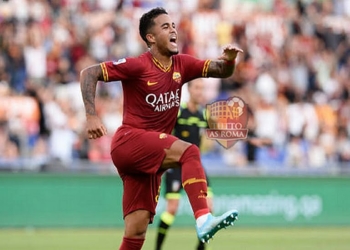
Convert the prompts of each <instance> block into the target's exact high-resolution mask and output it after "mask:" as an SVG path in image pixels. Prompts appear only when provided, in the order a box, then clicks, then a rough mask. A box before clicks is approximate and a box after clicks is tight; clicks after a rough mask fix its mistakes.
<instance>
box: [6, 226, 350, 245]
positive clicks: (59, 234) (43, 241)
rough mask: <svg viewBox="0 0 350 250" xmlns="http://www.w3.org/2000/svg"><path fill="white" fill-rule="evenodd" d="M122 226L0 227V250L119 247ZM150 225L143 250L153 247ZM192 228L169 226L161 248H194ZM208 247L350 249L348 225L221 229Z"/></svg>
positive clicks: (153, 232) (349, 229)
mask: <svg viewBox="0 0 350 250" xmlns="http://www.w3.org/2000/svg"><path fill="white" fill-rule="evenodd" d="M122 234H123V230H122V229H105V228H101V229H0V249H1V250H48V249H50V250H80V249H81V250H100V249H103V250H118V247H119V243H120V240H121V238H122ZM154 241H155V229H154V227H152V228H150V229H149V231H148V233H147V239H146V241H145V244H144V246H143V248H142V249H144V250H154ZM195 245H196V236H195V230H194V228H193V229H191V228H179V227H174V228H171V229H170V232H169V235H168V236H167V239H166V242H165V244H164V248H163V249H164V250H179V249H181V250H186V249H189V250H192V249H195ZM208 246H209V247H208V248H207V249H208V250H209V249H210V250H233V249H239V250H241V249H246V250H313V249H315V250H330V249H331V250H349V249H350V227H312V228H311V227H306V228H256V227H254V228H246V227H245V228H240V227H233V228H229V229H226V230H222V231H220V232H219V233H218V234H217V235H216V237H215V238H214V240H213V241H211V242H210V243H209V245H208Z"/></svg>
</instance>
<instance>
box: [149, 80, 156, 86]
mask: <svg viewBox="0 0 350 250" xmlns="http://www.w3.org/2000/svg"><path fill="white" fill-rule="evenodd" d="M157 83H158V82H150V81H148V82H147V85H148V86H152V85H156V84H157Z"/></svg>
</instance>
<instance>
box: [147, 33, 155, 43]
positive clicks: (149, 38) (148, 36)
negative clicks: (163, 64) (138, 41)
mask: <svg viewBox="0 0 350 250" xmlns="http://www.w3.org/2000/svg"><path fill="white" fill-rule="evenodd" d="M146 39H147V41H148V44H152V43H155V41H156V39H155V37H154V35H153V34H150V33H149V34H147V35H146Z"/></svg>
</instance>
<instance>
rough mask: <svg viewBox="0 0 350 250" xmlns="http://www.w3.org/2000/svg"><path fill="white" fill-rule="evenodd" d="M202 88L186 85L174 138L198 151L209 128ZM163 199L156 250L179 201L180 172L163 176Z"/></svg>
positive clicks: (200, 249)
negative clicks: (163, 206) (186, 95)
mask: <svg viewBox="0 0 350 250" xmlns="http://www.w3.org/2000/svg"><path fill="white" fill-rule="evenodd" d="M203 91H204V85H203V82H202V80H201V79H196V80H193V81H191V82H189V83H188V93H189V100H188V101H187V102H183V103H181V105H180V109H179V113H178V117H177V121H176V124H175V128H174V130H173V134H174V135H175V136H176V137H178V138H179V139H181V140H184V141H187V142H190V143H192V144H194V145H197V146H198V147H200V144H201V138H202V132H203V129H205V128H207V127H208V124H207V121H206V118H205V109H203V106H202V104H203ZM164 179H165V199H166V210H165V211H164V212H163V213H162V214H161V215H160V222H159V225H158V233H157V239H156V250H161V249H162V245H163V242H164V240H165V237H166V235H167V232H168V229H169V227H170V226H171V225H172V224H173V222H174V220H175V215H176V213H177V210H178V207H179V202H180V198H181V194H180V192H181V190H182V185H181V168H173V169H169V170H167V171H166V172H165V176H164ZM207 185H208V192H207V193H208V196H207V199H208V206H209V209H210V210H211V211H212V191H211V188H210V187H209V180H208V178H207ZM203 249H205V244H204V243H203V242H202V241H199V242H198V246H197V250H203Z"/></svg>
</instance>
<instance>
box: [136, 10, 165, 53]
mask: <svg viewBox="0 0 350 250" xmlns="http://www.w3.org/2000/svg"><path fill="white" fill-rule="evenodd" d="M162 14H166V15H168V12H167V11H166V10H165V9H164V8H161V7H157V8H154V9H152V10H150V11H148V12H146V13H145V14H143V15H142V17H141V18H140V25H139V32H140V36H141V38H142V40H144V41H145V43H146V44H147V46H148V47H150V44H149V43H148V41H147V38H146V35H147V33H148V32H149V30H150V29H151V28H152V26H153V25H154V19H155V18H156V17H157V16H159V15H162Z"/></svg>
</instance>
